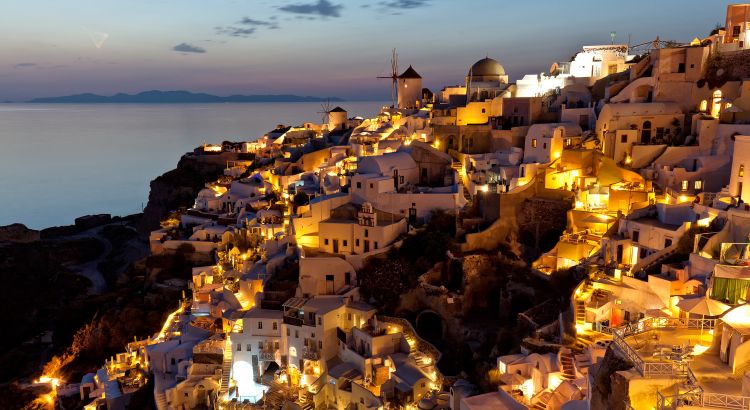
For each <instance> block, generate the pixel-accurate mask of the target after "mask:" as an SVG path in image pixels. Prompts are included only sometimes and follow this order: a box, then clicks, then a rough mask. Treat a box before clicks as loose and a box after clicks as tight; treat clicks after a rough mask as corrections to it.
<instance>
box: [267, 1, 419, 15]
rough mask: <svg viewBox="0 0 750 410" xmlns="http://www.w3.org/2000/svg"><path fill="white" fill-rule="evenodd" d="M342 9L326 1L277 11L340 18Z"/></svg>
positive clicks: (342, 6) (284, 7)
mask: <svg viewBox="0 0 750 410" xmlns="http://www.w3.org/2000/svg"><path fill="white" fill-rule="evenodd" d="M412 1H414V0H412ZM343 8H344V5H343V4H333V3H331V2H329V1H328V0H318V2H317V3H297V4H288V5H286V6H281V7H279V10H281V11H285V12H287V13H295V14H307V15H313V16H319V17H341V10H342V9H343Z"/></svg>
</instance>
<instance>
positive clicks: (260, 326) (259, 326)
mask: <svg viewBox="0 0 750 410" xmlns="http://www.w3.org/2000/svg"><path fill="white" fill-rule="evenodd" d="M258 329H263V322H261V321H260V320H259V321H258Z"/></svg>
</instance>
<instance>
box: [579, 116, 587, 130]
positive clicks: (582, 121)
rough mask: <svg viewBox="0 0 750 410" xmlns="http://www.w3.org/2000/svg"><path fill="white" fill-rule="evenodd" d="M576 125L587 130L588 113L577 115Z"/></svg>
mask: <svg viewBox="0 0 750 410" xmlns="http://www.w3.org/2000/svg"><path fill="white" fill-rule="evenodd" d="M578 125H579V126H580V127H581V129H582V130H584V131H588V130H589V116H588V114H583V115H579V116H578Z"/></svg>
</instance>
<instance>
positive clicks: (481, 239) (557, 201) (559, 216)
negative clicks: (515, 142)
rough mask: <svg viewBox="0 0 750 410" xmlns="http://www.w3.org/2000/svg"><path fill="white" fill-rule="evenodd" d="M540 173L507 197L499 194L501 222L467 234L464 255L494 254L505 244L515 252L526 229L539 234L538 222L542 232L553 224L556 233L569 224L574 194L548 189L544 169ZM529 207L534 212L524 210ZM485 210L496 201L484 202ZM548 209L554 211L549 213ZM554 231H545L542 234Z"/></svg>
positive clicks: (499, 220) (492, 213)
mask: <svg viewBox="0 0 750 410" xmlns="http://www.w3.org/2000/svg"><path fill="white" fill-rule="evenodd" d="M540 172H541V173H542V175H537V176H536V177H535V178H534V179H533V180H532V181H531V182H530V183H528V184H526V185H524V186H521V187H518V188H515V189H513V190H512V191H511V192H509V193H507V194H499V195H498V199H499V206H498V208H499V218H498V219H497V220H495V221H494V222H493V223H492V224H491V225H490V226H489V227H488V228H487V229H485V230H484V231H481V232H476V233H470V234H467V235H466V242H465V243H463V244H461V251H463V252H472V251H478V250H494V249H497V247H498V246H499V245H500V244H503V243H504V244H509V245H511V247H512V248H513V247H514V242H516V241H517V238H518V237H519V234H520V233H521V231H522V230H523V229H526V230H529V229H530V228H532V227H533V229H534V231H533V233H535V232H536V223H537V222H539V223H540V224H539V226H540V227H542V228H546V227H547V225H545V224H547V223H552V224H553V225H551V226H554V227H555V230H557V227H559V225H560V223H561V221H563V222H564V221H565V220H566V215H567V214H566V212H567V210H568V209H570V207H571V206H572V198H573V193H572V192H570V191H564V190H552V189H547V188H545V187H544V178H543V173H544V169H542V170H541V171H540ZM528 205H531V206H532V209H530V210H528V211H527V210H526V209H525V208H526V207H527V206H528ZM485 206H494V201H487V202H485ZM566 207H567V208H566ZM547 208H549V210H551V211H547ZM563 210H564V211H563ZM486 214H489V215H494V214H498V212H497V210H496V209H488V211H487V212H486ZM564 228H565V223H563V224H562V229H564ZM551 230H552V229H544V230H543V232H540V233H544V232H546V231H551Z"/></svg>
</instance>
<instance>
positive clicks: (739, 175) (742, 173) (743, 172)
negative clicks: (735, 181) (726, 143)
mask: <svg viewBox="0 0 750 410" xmlns="http://www.w3.org/2000/svg"><path fill="white" fill-rule="evenodd" d="M737 176H738V177H740V178H742V177H744V176H745V166H744V165H740V170H739V172H737Z"/></svg>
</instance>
